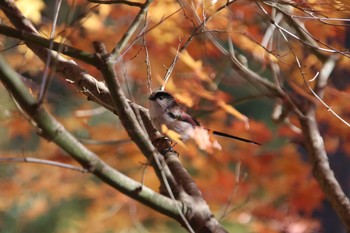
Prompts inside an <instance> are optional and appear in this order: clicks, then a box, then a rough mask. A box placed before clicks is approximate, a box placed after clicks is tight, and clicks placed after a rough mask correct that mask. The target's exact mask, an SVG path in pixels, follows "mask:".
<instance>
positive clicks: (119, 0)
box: [88, 0, 144, 8]
mask: <svg viewBox="0 0 350 233" xmlns="http://www.w3.org/2000/svg"><path fill="white" fill-rule="evenodd" d="M88 1H89V2H92V3H98V4H108V5H109V4H124V5H128V6H136V7H140V8H142V7H143V5H144V4H143V3H140V2H130V1H123V0H108V1H105V0H88Z"/></svg>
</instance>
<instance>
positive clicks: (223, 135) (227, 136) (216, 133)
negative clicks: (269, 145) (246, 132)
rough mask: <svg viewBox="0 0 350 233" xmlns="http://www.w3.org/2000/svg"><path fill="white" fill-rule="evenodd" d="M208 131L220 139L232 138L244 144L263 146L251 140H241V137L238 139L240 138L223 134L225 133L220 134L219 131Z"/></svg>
mask: <svg viewBox="0 0 350 233" xmlns="http://www.w3.org/2000/svg"><path fill="white" fill-rule="evenodd" d="M208 130H209V131H210V132H212V133H213V134H214V135H217V136H220V137H226V138H231V139H235V140H238V141H242V142H248V143H251V144H254V145H258V146H260V145H261V143H258V142H255V141H253V140H250V139H245V138H241V137H238V136H234V135H231V134H227V133H223V132H219V131H215V130H210V129H208Z"/></svg>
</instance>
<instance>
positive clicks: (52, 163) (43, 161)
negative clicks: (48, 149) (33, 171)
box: [0, 157, 90, 173]
mask: <svg viewBox="0 0 350 233" xmlns="http://www.w3.org/2000/svg"><path fill="white" fill-rule="evenodd" d="M0 162H26V163H38V164H44V165H50V166H55V167H61V168H66V169H70V170H74V171H79V172H82V173H88V172H90V171H89V170H88V169H85V168H82V167H77V166H74V165H71V164H67V163H60V162H56V161H51V160H47V159H37V158H31V157H23V158H11V157H9V158H0Z"/></svg>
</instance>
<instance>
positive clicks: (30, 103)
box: [0, 56, 184, 219]
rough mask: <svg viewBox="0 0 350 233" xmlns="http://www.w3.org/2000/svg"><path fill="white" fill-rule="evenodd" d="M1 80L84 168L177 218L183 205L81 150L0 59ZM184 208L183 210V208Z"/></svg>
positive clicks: (47, 132) (34, 118) (88, 151)
mask: <svg viewBox="0 0 350 233" xmlns="http://www.w3.org/2000/svg"><path fill="white" fill-rule="evenodd" d="M0 78H1V80H2V82H3V83H4V85H5V86H6V87H7V88H8V90H9V91H10V92H11V94H12V95H13V97H14V99H15V100H16V102H17V103H18V105H19V106H20V107H21V108H22V109H23V110H24V111H25V112H26V113H27V114H28V115H29V116H30V117H31V119H32V120H33V121H34V122H35V123H36V124H37V126H38V128H39V129H40V131H41V133H42V135H44V136H45V138H49V139H51V140H52V141H53V142H54V143H56V144H57V145H58V146H59V147H60V148H62V149H63V150H64V151H66V152H67V153H68V154H70V155H71V156H72V157H73V158H74V159H75V160H77V161H78V162H79V163H80V164H81V165H82V166H83V167H84V168H86V169H88V170H90V171H91V172H92V173H93V174H95V175H96V176H97V177H99V178H100V179H101V180H103V181H105V182H106V183H107V184H109V185H111V186H112V187H114V188H116V189H118V190H119V191H120V192H122V193H124V194H126V195H127V196H129V197H131V198H133V199H135V200H138V201H140V202H141V203H143V204H145V205H147V206H149V207H151V208H153V209H155V210H157V211H159V212H161V213H163V214H165V215H167V216H169V217H172V218H175V219H179V215H178V212H177V206H179V205H180V206H182V203H180V202H176V201H174V200H171V199H169V198H167V197H165V196H163V195H160V194H158V193H156V192H154V191H153V190H151V189H149V188H147V187H145V186H144V185H142V184H140V183H138V182H136V181H135V180H133V179H130V178H129V177H127V176H125V175H124V174H122V173H120V172H118V171H117V170H115V169H113V168H112V167H110V166H109V165H108V164H106V163H105V162H103V161H102V160H101V159H100V158H99V157H98V156H97V155H96V154H94V153H93V152H91V151H90V150H88V149H87V148H86V147H84V146H83V145H82V144H81V143H80V142H79V141H78V140H77V139H76V138H75V137H74V136H73V135H72V134H70V133H69V132H68V131H67V130H66V129H65V128H64V127H63V125H61V124H60V123H59V122H57V121H56V120H55V119H54V118H53V117H52V116H51V115H50V114H49V113H48V112H47V111H46V109H45V108H44V107H43V106H42V105H40V106H38V105H37V103H36V100H35V99H34V98H33V96H32V95H31V94H30V93H29V91H28V89H27V87H26V86H25V85H24V84H23V83H22V80H21V79H20V78H19V76H18V75H17V73H16V72H15V71H13V70H12V69H11V68H10V66H9V65H8V64H7V63H6V62H5V60H4V59H3V58H2V56H0ZM183 208H184V207H183Z"/></svg>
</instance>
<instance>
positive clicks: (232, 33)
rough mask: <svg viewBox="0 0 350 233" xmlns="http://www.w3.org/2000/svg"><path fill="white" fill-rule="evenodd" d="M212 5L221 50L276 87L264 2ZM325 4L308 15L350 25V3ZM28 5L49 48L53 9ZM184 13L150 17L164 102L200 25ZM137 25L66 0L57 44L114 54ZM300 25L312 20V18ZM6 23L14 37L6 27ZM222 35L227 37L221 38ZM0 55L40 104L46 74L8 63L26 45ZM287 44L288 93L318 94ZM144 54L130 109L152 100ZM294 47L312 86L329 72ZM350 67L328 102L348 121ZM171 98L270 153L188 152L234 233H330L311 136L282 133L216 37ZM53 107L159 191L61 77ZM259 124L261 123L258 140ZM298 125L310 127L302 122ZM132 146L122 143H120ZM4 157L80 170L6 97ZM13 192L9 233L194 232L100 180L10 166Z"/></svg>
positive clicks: (16, 60)
mask: <svg viewBox="0 0 350 233" xmlns="http://www.w3.org/2000/svg"><path fill="white" fill-rule="evenodd" d="M206 2H208V3H206V4H202V2H201V1H193V4H194V6H196V7H197V6H198V8H197V10H198V13H199V15H206V16H212V18H211V20H210V21H209V22H207V27H208V29H209V30H217V31H218V33H217V34H216V36H217V37H218V39H219V40H220V42H222V44H224V45H226V41H227V39H228V37H229V38H230V39H231V40H232V41H233V45H234V48H235V50H236V51H237V52H239V53H241V54H242V55H243V57H245V58H246V60H247V65H248V66H249V67H250V68H251V69H253V70H254V71H256V72H257V73H259V74H262V75H263V76H264V77H266V78H268V79H271V80H272V79H273V78H272V72H271V69H270V68H269V58H271V56H270V54H269V53H267V52H266V51H265V50H264V49H262V47H261V46H260V45H259V43H257V41H258V42H260V41H262V39H263V37H264V35H265V32H266V30H267V28H268V27H269V20H268V18H267V17H266V15H264V14H263V13H262V12H261V10H260V9H259V8H258V7H257V5H256V4H255V3H254V2H251V1H237V2H235V3H234V4H231V5H230V6H229V7H227V10H222V11H220V12H219V13H218V14H214V12H215V9H217V7H218V6H221V5H222V4H223V3H224V2H225V1H206ZM209 2H211V3H213V4H209ZM295 2H301V1H295ZM321 2H322V3H319V5H316V3H315V1H303V4H305V6H310V7H313V8H314V9H317V10H318V11H319V12H321V13H323V14H325V15H328V16H330V17H334V18H347V17H349V9H348V7H347V6H346V5H344V6H342V7H343V8H339V4H342V3H341V2H340V1H334V2H333V1H321ZM18 4H20V6H21V8H22V9H23V10H24V9H29V7H30V13H28V15H27V16H28V17H29V18H30V19H31V20H32V21H33V23H35V25H36V26H37V28H38V30H39V31H40V33H41V35H42V36H45V37H48V35H49V34H50V30H51V27H52V24H51V21H52V16H53V12H54V7H53V6H54V4H53V3H52V2H51V1H43V0H36V1H34V2H32V1H22V0H21V1H18ZM300 4H301V3H300ZM344 4H345V1H344ZM179 9H180V6H179V4H178V3H177V2H176V1H173V0H167V1H160V0H159V1H155V2H154V3H153V4H152V5H151V7H150V9H149V12H148V19H147V20H148V21H147V23H148V24H149V25H148V27H149V28H151V27H152V26H155V27H154V28H153V29H152V30H150V31H149V32H148V33H147V34H146V35H145V37H144V40H145V41H146V42H147V49H148V51H149V56H150V62H151V67H152V87H153V89H156V88H158V87H159V86H160V85H161V84H162V77H163V76H164V74H165V72H166V69H165V68H164V66H169V65H170V64H171V61H172V59H173V57H174V56H175V51H176V48H177V46H178V43H179V40H185V38H186V37H188V35H189V34H190V33H191V32H192V26H193V25H192V23H191V21H190V20H189V18H188V17H186V16H184V12H183V11H182V10H179ZM334 9H338V10H334ZM203 11H205V13H204V12H203ZM137 12H138V9H137V8H135V7H129V6H125V5H96V4H90V3H88V2H87V1H82V0H79V1H78V0H76V1H73V0H66V1H63V5H62V8H61V11H60V17H59V21H58V23H59V24H58V25H57V32H56V37H55V39H56V41H60V42H64V43H66V44H69V45H72V46H74V47H77V48H80V49H82V50H86V51H89V52H93V46H92V42H93V41H102V42H104V43H105V44H106V46H107V49H108V50H109V51H111V50H112V49H113V47H114V46H115V45H116V43H117V42H118V40H119V39H120V38H121V37H122V35H123V33H125V31H126V30H127V28H128V26H129V25H130V23H131V21H132V20H133V18H134V17H135V16H136V14H137ZM24 13H26V12H24ZM292 13H293V14H296V15H299V14H302V13H301V12H300V11H295V12H292ZM1 14H2V13H1ZM170 15H171V16H170ZM167 16H170V17H167ZM1 18H3V22H4V23H6V24H8V20H7V19H6V18H4V16H3V15H1ZM303 23H305V26H306V28H307V29H308V30H309V31H310V32H311V33H312V34H313V35H315V36H316V37H317V38H318V39H319V40H321V41H324V42H327V43H328V44H330V45H332V46H333V47H335V48H338V49H340V50H344V49H346V46H349V42H348V40H349V32H348V31H347V29H346V28H344V27H337V26H333V25H327V24H325V23H322V22H319V21H317V20H304V21H303ZM285 26H286V27H287V25H285ZM220 30H225V31H226V32H227V33H219V31H220ZM0 41H1V44H2V49H3V50H4V51H3V54H5V55H6V58H7V61H8V62H9V63H10V64H11V66H12V67H13V68H15V69H16V70H17V71H18V72H19V73H21V74H23V76H24V77H25V79H24V80H23V81H24V82H26V83H27V85H28V87H29V88H30V89H31V91H32V92H33V94H35V95H36V94H37V92H38V89H39V87H40V82H41V77H42V73H43V70H44V65H43V64H42V63H41V62H40V61H39V59H38V58H36V57H35V55H34V54H33V53H32V52H31V51H30V50H28V49H27V47H26V46H25V45H18V46H15V47H12V48H10V49H8V50H5V49H6V48H9V47H11V46H12V45H14V44H15V43H16V40H13V39H9V38H6V37H4V36H1V37H0ZM274 41H275V43H274V45H273V48H272V53H273V54H274V55H275V56H276V57H278V59H277V60H276V62H278V65H279V69H280V77H281V83H283V84H284V85H285V86H286V88H289V89H290V91H291V92H298V91H299V92H300V90H301V91H302V92H305V91H306V90H307V89H306V87H305V86H304V83H303V79H302V77H301V75H300V70H299V69H298V67H297V65H296V62H295V60H294V59H295V58H294V56H293V55H292V54H291V53H290V51H289V50H288V46H287V45H286V44H285V43H284V41H283V38H282V36H281V35H280V34H278V33H276V34H275V38H274ZM143 44H144V42H143V39H142V38H141V39H139V40H137V41H136V42H135V43H134V44H132V45H130V46H129V47H128V49H127V51H126V52H125V54H124V55H123V59H122V61H121V62H119V63H118V64H116V69H117V72H118V75H119V77H120V79H121V80H122V83H123V87H124V90H125V93H126V94H127V96H128V97H129V98H130V99H131V100H133V101H135V102H136V103H139V104H141V105H143V106H146V107H147V105H148V104H147V97H148V94H149V91H148V88H147V67H146V64H145V59H146V55H145V51H144V47H143ZM290 44H291V45H292V47H293V51H295V53H296V54H297V55H298V57H299V59H300V61H301V64H302V65H303V68H304V69H305V70H304V71H305V73H306V75H307V77H308V78H310V79H311V78H312V77H313V76H314V74H315V72H316V71H318V70H319V69H320V68H321V67H322V62H321V61H320V59H319V58H318V57H317V56H316V55H315V54H314V51H313V50H312V49H310V48H308V47H306V46H305V45H304V44H302V43H300V42H299V41H297V40H295V39H290ZM226 46H228V45H226ZM77 62H78V63H79V64H80V65H81V66H82V67H83V68H84V69H86V70H87V72H89V73H90V74H91V75H94V76H95V77H96V78H98V79H99V80H101V79H102V78H101V75H100V73H99V72H98V70H96V69H95V68H94V67H91V66H89V65H86V64H84V63H83V62H81V61H77ZM349 67H350V64H349V59H347V58H345V57H340V61H339V63H338V65H337V68H336V70H335V71H334V75H332V77H331V79H330V85H329V86H328V87H327V88H326V93H325V101H326V102H327V103H328V104H329V105H330V106H331V107H332V109H333V110H335V111H336V112H337V113H339V114H340V115H341V116H342V117H343V118H344V119H345V120H349V117H350V106H348V105H349V104H350V103H349V101H347V100H348V98H349V85H348V83H349V82H348V81H345V80H344V79H345V78H344V77H347V76H349V73H350V68H349ZM337 88H338V89H337ZM167 90H168V91H169V92H171V93H173V94H174V95H175V96H176V98H177V99H178V100H179V101H180V102H181V103H182V104H183V105H185V106H187V107H189V108H191V110H189V111H190V112H191V114H193V115H194V116H196V117H197V118H198V119H199V120H200V121H201V122H202V123H203V124H204V125H206V126H207V127H208V128H212V129H215V130H219V131H223V132H227V133H232V134H234V135H239V136H241V137H245V138H251V139H253V140H256V141H259V142H261V143H263V144H264V145H263V146H262V147H256V146H252V145H250V144H245V143H241V142H232V141H231V140H228V139H224V138H219V139H218V140H219V142H220V144H221V145H222V147H223V151H220V152H215V153H213V154H208V153H206V152H203V151H199V150H198V148H197V146H196V145H195V144H193V143H189V144H188V148H187V150H185V149H183V148H180V147H179V146H178V147H176V150H178V151H179V153H180V155H181V160H182V162H183V164H184V166H185V167H186V168H187V169H188V170H189V172H190V173H191V175H192V176H193V177H194V179H195V180H196V182H197V184H198V185H199V187H200V189H201V191H202V192H203V195H204V197H205V200H207V201H208V203H209V205H210V207H211V209H212V210H213V212H214V213H215V215H216V216H217V218H218V219H219V220H220V221H221V222H222V223H223V225H224V226H225V227H226V228H227V229H228V230H229V231H230V232H257V233H258V232H270V233H274V232H290V233H297V232H300V233H301V232H303V233H304V232H305V233H307V232H318V230H319V228H320V221H319V220H318V219H316V218H315V217H314V216H313V213H314V211H315V210H317V209H318V208H320V205H321V202H322V201H323V200H324V196H323V194H322V192H321V190H320V188H319V186H318V184H317V182H316V181H315V180H314V178H313V177H312V172H311V168H310V166H309V163H308V161H307V159H305V156H304V153H303V148H302V147H301V146H300V145H299V143H298V142H300V141H301V140H302V137H301V135H300V134H297V133H296V132H294V131H293V130H291V128H290V127H289V126H288V125H285V124H275V123H274V122H273V121H272V120H271V112H272V108H273V105H274V103H275V100H274V99H270V98H268V97H269V96H268V93H265V92H263V91H261V90H260V89H259V88H257V87H255V86H254V85H251V84H250V83H249V82H247V81H246V80H245V79H244V78H243V77H241V76H240V75H239V74H237V72H236V71H235V70H233V69H232V67H231V65H230V62H229V61H227V59H226V58H225V57H223V56H222V55H221V54H220V53H219V52H218V51H217V50H216V49H215V48H214V47H213V45H212V44H211V43H210V42H209V41H208V40H206V39H205V34H204V33H203V35H201V34H199V35H197V36H196V37H195V38H194V40H193V41H192V42H191V44H190V46H189V47H188V48H187V50H186V51H185V52H184V53H183V55H181V56H180V59H179V61H178V63H177V64H176V67H175V70H174V72H173V74H172V78H171V79H170V81H169V83H168V84H167ZM45 106H46V107H47V108H49V109H50V111H51V113H52V114H54V115H55V116H56V117H57V119H58V120H59V121H60V122H62V124H63V125H64V126H65V127H66V128H67V129H68V130H69V131H70V132H72V133H73V134H75V135H76V136H77V137H78V138H81V139H91V140H93V141H94V142H95V144H89V145H87V147H88V148H89V149H91V150H93V151H94V152H96V153H97V154H98V155H99V156H100V157H101V158H102V159H103V160H104V161H106V162H107V163H108V164H110V165H111V166H113V167H115V168H116V169H118V170H120V171H122V172H123V173H125V174H127V175H128V176H130V177H132V178H134V179H136V180H137V181H141V180H144V183H145V185H147V186H149V187H151V188H153V189H155V190H158V187H159V183H158V181H157V179H156V176H155V175H154V172H153V170H152V169H151V168H149V167H146V166H144V164H145V163H146V160H145V158H144V157H143V156H142V155H141V154H140V152H139V151H138V150H137V148H136V146H135V145H134V144H133V143H132V142H124V141H123V140H124V139H127V138H128V136H127V133H126V132H125V130H124V129H123V128H122V126H121V124H120V123H119V121H118V119H117V117H116V116H114V115H113V114H112V113H110V112H108V111H107V110H103V109H102V108H100V106H98V105H97V104H95V103H92V102H90V101H87V100H86V98H85V97H84V96H83V95H82V94H81V93H78V92H76V90H75V89H74V87H73V86H72V85H70V84H69V83H68V82H66V81H65V80H63V79H60V78H59V77H57V76H55V75H54V77H53V80H52V83H51V85H50V89H49V93H48V95H47V96H46V100H45ZM233 107H234V108H233ZM236 110H238V112H236ZM317 116H318V120H319V122H320V125H321V126H322V132H323V134H324V137H325V139H326V140H325V142H326V147H327V151H328V152H329V153H330V155H331V156H332V154H333V153H335V152H337V151H342V152H344V154H349V152H350V145H349V143H346V142H347V141H348V138H349V136H350V134H349V130H348V129H347V128H346V127H345V126H344V125H343V124H340V123H339V121H338V120H337V119H336V118H335V117H333V116H332V115H330V113H329V112H328V111H327V109H326V108H323V107H321V106H320V108H319V109H318V114H317ZM246 119H249V128H248V127H247V124H248V122H247V120H246ZM290 121H291V122H292V123H293V124H295V125H296V126H298V123H297V121H296V119H294V118H293V116H290ZM121 140H122V143H119V144H118V143H117V144H116V143H115V142H116V141H117V142H118V141H121ZM98 142H114V143H109V144H106V143H105V144H103V143H102V144H99V143H98ZM0 156H1V157H35V158H41V159H49V160H54V161H59V162H63V163H69V164H74V165H77V163H76V162H75V161H73V160H72V159H71V158H70V157H69V156H68V155H67V154H65V153H64V152H63V151H62V150H61V149H60V148H57V147H56V146H55V145H53V143H51V142H49V141H47V140H45V139H43V138H41V137H40V136H39V135H38V132H36V131H35V127H33V126H32V125H31V123H30V122H29V121H28V120H27V119H26V117H25V116H23V115H22V113H21V111H20V110H18V109H17V107H16V104H15V103H14V102H13V100H12V98H11V96H10V95H9V94H8V92H7V91H6V88H5V87H4V86H0ZM144 172H145V173H144ZM347 179H349V177H347ZM0 190H1V198H0V232H26V233H27V232H87V233H88V232H91V233H96V232H106V233H108V232H183V231H184V230H183V229H182V228H181V226H180V225H179V224H177V223H175V222H174V221H172V220H170V219H168V218H166V217H164V216H162V215H160V214H158V213H156V212H155V211H153V210H151V209H149V208H147V207H145V206H143V205H141V204H139V203H137V202H135V201H134V200H131V199H130V198H128V197H126V196H124V195H122V194H120V193H119V192H117V191H116V190H114V189H112V188H111V187H109V186H108V185H106V184H104V183H103V182H101V181H99V180H97V179H96V178H94V177H93V176H92V175H90V174H81V173H78V172H76V171H71V170H66V169H62V168H57V167H49V166H45V165H38V164H24V163H21V164H20V163H1V164H0Z"/></svg>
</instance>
